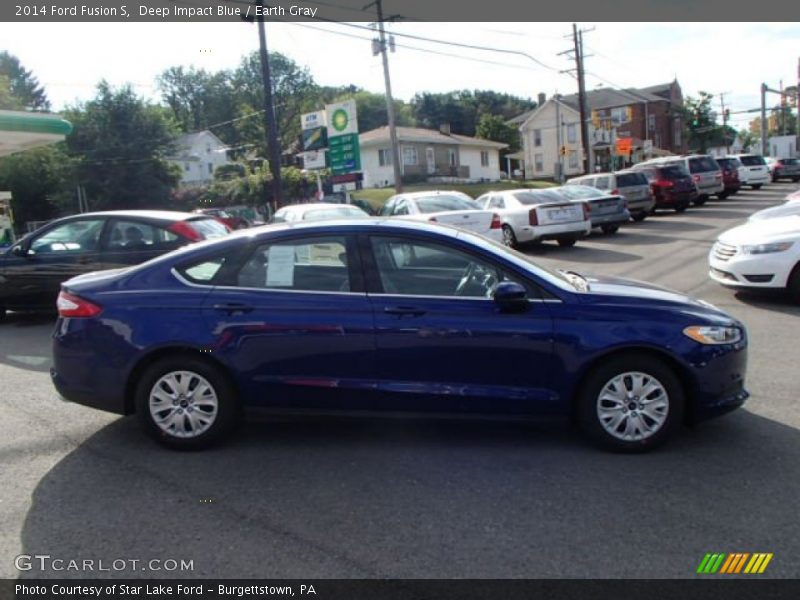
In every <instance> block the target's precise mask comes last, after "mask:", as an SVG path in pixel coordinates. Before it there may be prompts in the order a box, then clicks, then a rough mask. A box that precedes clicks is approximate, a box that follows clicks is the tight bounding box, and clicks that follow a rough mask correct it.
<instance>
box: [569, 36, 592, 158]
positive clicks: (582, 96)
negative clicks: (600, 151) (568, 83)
mask: <svg viewBox="0 0 800 600" xmlns="http://www.w3.org/2000/svg"><path fill="white" fill-rule="evenodd" d="M572 37H573V41H574V43H575V66H576V68H577V70H578V73H577V75H578V105H579V107H580V113H581V141H582V142H583V173H584V174H586V173H589V172H590V167H591V165H589V144H590V143H591V142H590V141H589V128H588V124H587V122H586V82H585V81H584V71H583V31H578V26H577V25H576V24H575V23H573V24H572Z"/></svg>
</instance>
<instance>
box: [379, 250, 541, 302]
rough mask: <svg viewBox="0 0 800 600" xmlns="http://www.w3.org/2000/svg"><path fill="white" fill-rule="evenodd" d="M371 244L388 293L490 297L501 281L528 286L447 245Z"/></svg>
mask: <svg viewBox="0 0 800 600" xmlns="http://www.w3.org/2000/svg"><path fill="white" fill-rule="evenodd" d="M370 243H371V245H372V252H373V255H374V257H375V264H376V267H377V269H378V275H379V277H380V281H381V285H382V287H383V291H384V293H387V294H398V295H408V296H447V297H466V298H490V297H491V294H492V291H493V290H494V286H495V285H496V284H497V283H499V282H501V281H507V280H509V281H517V282H518V283H521V284H522V285H525V284H524V283H523V282H521V281H519V280H518V279H516V278H514V277H511V276H510V275H509V274H508V273H507V272H505V271H504V270H503V269H501V268H500V267H498V266H497V265H495V264H493V263H492V262H490V261H488V260H484V259H482V258H480V257H477V256H475V255H473V254H470V253H468V252H463V251H461V250H459V249H457V248H453V247H451V246H447V245H445V244H440V243H436V242H427V241H417V240H409V239H405V238H393V237H383V236H371V237H370ZM525 287H528V288H529V287H530V286H527V285H526V286H525Z"/></svg>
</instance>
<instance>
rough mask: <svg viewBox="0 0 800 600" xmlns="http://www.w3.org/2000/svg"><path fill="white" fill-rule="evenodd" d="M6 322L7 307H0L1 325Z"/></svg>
mask: <svg viewBox="0 0 800 600" xmlns="http://www.w3.org/2000/svg"><path fill="white" fill-rule="evenodd" d="M5 320H6V307H5V306H0V323H2V322H3V321H5Z"/></svg>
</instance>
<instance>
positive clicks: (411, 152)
mask: <svg viewBox="0 0 800 600" xmlns="http://www.w3.org/2000/svg"><path fill="white" fill-rule="evenodd" d="M403 164H404V165H410V166H414V165H416V164H417V149H416V148H415V147H414V146H406V147H404V148H403Z"/></svg>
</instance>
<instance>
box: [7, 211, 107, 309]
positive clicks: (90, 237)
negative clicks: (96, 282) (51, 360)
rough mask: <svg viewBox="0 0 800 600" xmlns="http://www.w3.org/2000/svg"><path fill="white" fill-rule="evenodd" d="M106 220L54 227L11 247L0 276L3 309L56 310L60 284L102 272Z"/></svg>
mask: <svg viewBox="0 0 800 600" xmlns="http://www.w3.org/2000/svg"><path fill="white" fill-rule="evenodd" d="M105 225H106V218H105V217H98V216H92V217H85V218H77V219H70V220H69V221H66V222H63V221H62V222H60V223H56V224H53V225H51V226H49V227H47V228H46V229H44V230H43V231H42V232H40V233H37V234H36V235H35V236H34V237H32V238H29V239H27V240H25V241H24V242H22V243H21V244H18V245H17V246H14V248H19V250H14V251H12V252H10V253H8V254H7V255H6V259H5V261H4V263H5V267H4V270H3V273H2V275H0V304H3V305H4V306H5V307H6V308H12V309H13V308H17V309H34V310H42V309H47V308H53V309H54V308H55V300H56V297H57V296H58V292H59V290H60V288H61V283H62V282H63V281H66V280H67V279H70V278H71V277H75V276H76V275H81V274H83V273H89V272H91V271H97V270H99V269H101V268H102V267H101V263H100V239H101V236H102V233H103V229H104V227H105Z"/></svg>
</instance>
